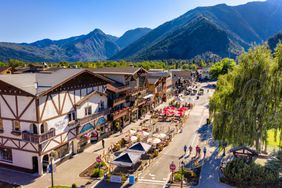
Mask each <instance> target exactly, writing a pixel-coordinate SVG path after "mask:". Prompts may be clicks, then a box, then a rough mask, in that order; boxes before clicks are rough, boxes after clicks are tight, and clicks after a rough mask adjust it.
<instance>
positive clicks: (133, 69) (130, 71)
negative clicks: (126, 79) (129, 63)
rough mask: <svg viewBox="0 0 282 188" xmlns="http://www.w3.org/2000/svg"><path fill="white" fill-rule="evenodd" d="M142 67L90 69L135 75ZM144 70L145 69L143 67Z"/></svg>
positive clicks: (99, 71)
mask: <svg viewBox="0 0 282 188" xmlns="http://www.w3.org/2000/svg"><path fill="white" fill-rule="evenodd" d="M140 69H143V68H138V67H104V68H97V69H89V70H90V71H92V72H94V73H97V74H121V75H133V74H135V73H136V72H138V71H139V70H140ZM143 70H144V69H143Z"/></svg>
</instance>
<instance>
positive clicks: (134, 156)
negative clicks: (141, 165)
mask: <svg viewBox="0 0 282 188" xmlns="http://www.w3.org/2000/svg"><path fill="white" fill-rule="evenodd" d="M140 158H141V154H140V153H133V152H126V153H122V154H120V155H119V156H118V157H117V158H115V159H114V160H113V161H112V162H111V163H112V164H114V165H117V166H119V167H132V166H133V165H135V164H136V163H137V162H138V161H140Z"/></svg>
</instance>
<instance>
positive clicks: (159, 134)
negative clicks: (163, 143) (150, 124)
mask: <svg viewBox="0 0 282 188" xmlns="http://www.w3.org/2000/svg"><path fill="white" fill-rule="evenodd" d="M153 136H154V137H156V138H159V139H164V138H166V134H164V133H157V134H153Z"/></svg>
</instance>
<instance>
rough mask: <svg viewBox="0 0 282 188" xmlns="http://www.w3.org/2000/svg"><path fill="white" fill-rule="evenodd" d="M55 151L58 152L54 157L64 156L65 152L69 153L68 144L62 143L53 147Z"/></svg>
mask: <svg viewBox="0 0 282 188" xmlns="http://www.w3.org/2000/svg"><path fill="white" fill-rule="evenodd" d="M55 151H56V152H57V154H58V155H57V156H56V158H55V159H59V158H62V157H64V156H66V155H67V154H69V144H64V145H62V146H61V147H59V148H58V149H55Z"/></svg>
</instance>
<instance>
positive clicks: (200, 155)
mask: <svg viewBox="0 0 282 188" xmlns="http://www.w3.org/2000/svg"><path fill="white" fill-rule="evenodd" d="M199 158H201V148H199Z"/></svg>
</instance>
